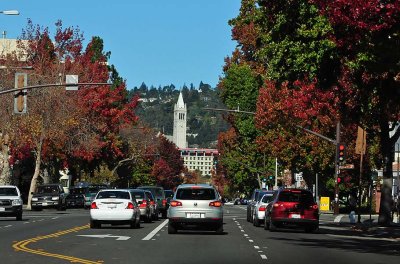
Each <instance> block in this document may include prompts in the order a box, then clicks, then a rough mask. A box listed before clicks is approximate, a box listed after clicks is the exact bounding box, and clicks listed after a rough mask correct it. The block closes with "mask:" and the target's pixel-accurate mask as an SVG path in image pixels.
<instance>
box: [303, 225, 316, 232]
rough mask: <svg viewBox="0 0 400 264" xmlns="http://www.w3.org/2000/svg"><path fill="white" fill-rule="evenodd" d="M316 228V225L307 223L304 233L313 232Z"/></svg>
mask: <svg viewBox="0 0 400 264" xmlns="http://www.w3.org/2000/svg"><path fill="white" fill-rule="evenodd" d="M317 229H318V225H309V226H306V227H305V228H304V231H305V232H306V233H312V232H315V231H316V230H317Z"/></svg>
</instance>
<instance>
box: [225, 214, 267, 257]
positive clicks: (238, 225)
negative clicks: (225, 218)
mask: <svg viewBox="0 0 400 264" xmlns="http://www.w3.org/2000/svg"><path fill="white" fill-rule="evenodd" d="M232 220H233V221H234V222H235V223H236V224H237V227H238V228H239V229H240V231H241V232H243V233H244V232H245V231H244V230H243V227H242V226H241V225H240V223H239V222H238V221H236V219H235V218H233V219H232ZM243 237H244V238H246V239H247V240H248V241H249V243H254V240H252V239H250V237H249V235H248V234H246V233H245V234H243ZM265 248H266V247H265ZM254 249H256V250H257V253H259V254H260V257H261V259H264V260H267V259H268V258H267V256H266V255H264V254H262V253H264V252H263V251H262V250H259V249H260V247H259V246H254Z"/></svg>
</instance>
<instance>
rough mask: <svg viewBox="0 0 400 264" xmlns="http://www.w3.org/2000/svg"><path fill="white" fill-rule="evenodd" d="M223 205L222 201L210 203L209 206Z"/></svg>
mask: <svg viewBox="0 0 400 264" xmlns="http://www.w3.org/2000/svg"><path fill="white" fill-rule="evenodd" d="M221 205H222V203H221V202H220V201H215V202H210V204H209V206H213V207H221Z"/></svg>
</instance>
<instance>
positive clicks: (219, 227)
mask: <svg viewBox="0 0 400 264" xmlns="http://www.w3.org/2000/svg"><path fill="white" fill-rule="evenodd" d="M215 233H217V235H222V234H223V233H224V226H223V225H220V226H218V228H217V230H215Z"/></svg>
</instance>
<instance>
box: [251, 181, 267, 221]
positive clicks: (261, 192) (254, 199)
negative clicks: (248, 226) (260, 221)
mask: <svg viewBox="0 0 400 264" xmlns="http://www.w3.org/2000/svg"><path fill="white" fill-rule="evenodd" d="M267 192H268V190H266V189H255V190H254V191H253V194H252V195H251V198H250V200H249V201H248V202H247V221H248V222H253V214H254V208H255V206H256V203H257V202H258V201H259V200H260V199H261V197H262V196H263V195H264V194H265V193H267Z"/></svg>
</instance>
